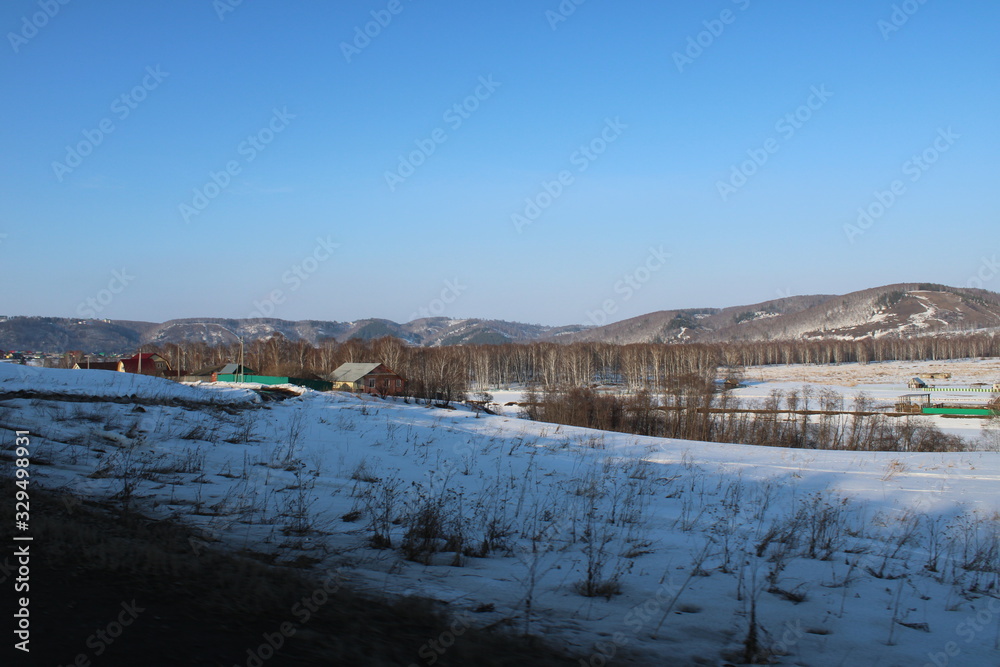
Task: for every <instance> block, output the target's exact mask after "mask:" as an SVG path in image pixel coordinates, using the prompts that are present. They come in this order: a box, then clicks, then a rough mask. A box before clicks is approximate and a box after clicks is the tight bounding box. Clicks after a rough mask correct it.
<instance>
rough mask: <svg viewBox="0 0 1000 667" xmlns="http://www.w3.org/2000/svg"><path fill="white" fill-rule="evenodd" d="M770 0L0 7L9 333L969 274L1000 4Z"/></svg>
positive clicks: (991, 184) (606, 307) (745, 297)
mask: <svg viewBox="0 0 1000 667" xmlns="http://www.w3.org/2000/svg"><path fill="white" fill-rule="evenodd" d="M787 4H788V3H781V5H779V4H778V3H765V2H762V1H760V0H738V1H736V2H734V1H732V0H715V1H713V2H686V3H680V2H672V3H661V2H631V3H612V2H608V1H607V0H586V1H585V2H583V3H582V4H580V5H576V4H575V3H573V2H572V0H566V2H563V3H562V5H560V2H558V1H557V0H552V1H550V2H545V1H539V2H523V1H520V0H512V1H510V2H504V3H494V4H489V5H485V6H483V3H462V2H457V1H454V0H444V1H441V2H430V1H429V0H398V2H391V1H390V0H376V1H364V2H337V3H332V2H331V3H321V2H294V1H291V2H280V3H279V2H264V1H262V0H257V1H255V2H250V1H249V0H244V2H242V3H239V4H237V3H236V0H218V2H215V3H214V4H213V2H211V1H209V0H205V1H203V2H193V1H177V2H169V3H167V2H160V3H134V2H125V1H108V2H101V3H86V2H81V1H80V0H69V2H67V3H66V4H65V5H63V4H60V3H59V1H58V0H41V1H39V0H35V1H34V2H27V1H23V0H12V1H10V2H6V3H4V4H3V6H2V8H0V28H2V32H3V34H4V35H5V38H4V40H3V44H2V45H0V76H2V80H3V81H4V86H3V88H4V92H5V94H4V100H3V104H2V108H3V123H2V124H0V146H2V152H0V198H2V202H3V206H2V208H0V266H2V267H3V271H2V274H0V275H2V276H3V278H2V280H3V281H4V282H3V298H2V306H0V314H7V315H18V314H26V315H51V316H79V315H84V314H86V315H97V316H99V317H107V318H112V319H138V320H151V321H163V320H166V319H170V318H175V317H204V316H219V317H249V316H254V315H259V314H265V315H273V316H275V317H280V318H284V319H321V320H353V319H361V318H365V317H385V318H389V319H393V320H397V321H406V320H408V319H410V317H411V316H414V315H416V314H421V313H430V314H443V315H446V316H452V317H485V318H498V319H508V320H517V321H527V322H539V323H544V324H557V325H558V324H571V323H587V322H590V323H593V322H599V321H604V320H607V321H613V320H617V319H622V318H625V317H630V316H634V315H639V314H642V313H646V312H651V311H655V310H662V309H669V308H678V307H700V306H729V305H737V304H743V303H754V302H758V301H764V300H768V299H773V298H776V297H778V296H781V295H787V294H811V293H844V292H849V291H852V290H856V289H863V288H867V287H872V286H877V285H881V284H887V283H893V282H902V281H918V280H919V281H934V282H941V283H946V284H952V285H958V286H964V285H966V284H969V281H970V280H972V279H974V278H975V277H976V275H977V273H978V272H979V271H980V269H981V268H982V266H983V264H984V259H985V260H987V262H988V261H990V260H991V258H994V256H995V253H996V252H997V251H1000V241H997V235H996V233H995V230H996V228H997V227H996V224H997V222H998V213H1000V188H997V187H996V183H995V180H996V158H997V156H998V155H1000V132H998V126H997V123H996V119H997V117H998V111H1000V109H998V107H1000V85H998V83H1000V81H998V72H1000V68H998V66H1000V42H998V40H997V39H996V36H995V26H996V25H997V24H998V23H1000V6H998V5H996V4H995V3H986V2H961V3H946V2H943V1H941V0H926V2H924V3H923V4H921V3H920V2H918V0H909V2H907V3H897V4H896V5H895V7H896V9H894V4H893V3H892V2H886V3H884V4H883V3H880V2H861V1H857V0H848V1H845V2H837V3H796V4H795V5H793V6H785V5H787ZM560 7H562V11H561V10H560ZM570 8H572V10H573V11H572V12H570V11H569V9H570ZM393 10H395V12H396V13H393ZM46 11H47V12H48V14H51V16H49V15H47V14H46V13H45V12H46ZM560 11H561V13H560ZM372 12H374V15H373V13H372ZM387 18H391V20H387ZM378 19H381V20H382V23H384V24H385V25H379V24H378V23H374V22H375V21H377V20H378ZM903 19H905V21H904V20H903ZM366 28H367V30H368V32H369V33H370V34H372V35H374V36H364V37H358V31H360V32H361V33H364V31H365V29H366ZM345 44H346V45H349V46H346V47H345ZM484 82H485V83H484ZM455 105H459V106H458V109H457V110H456V109H455ZM789 114H791V119H789V118H788V116H789ZM796 114H798V118H797V119H796ZM102 128H103V129H102ZM107 129H111V131H110V132H106V131H104V130H107ZM588 146H589V147H590V148H589V149H588V148H587V147H588ZM581 148H584V149H585V150H582V151H581ZM431 149H433V150H431ZM84 153H86V154H85V155H84ZM921 155H923V156H924V157H922V158H920V156H921ZM914 156H917V157H918V158H919V161H918V162H914V161H913V159H912V158H913V157H914ZM251 158H252V159H251ZM755 158H756V161H755ZM764 158H766V159H764ZM401 162H402V165H401ZM230 167H231V173H227V168H230ZM734 170H735V171H734ZM387 174H389V175H388V176H387ZM392 174H395V175H394V176H393V175H392ZM213 175H214V182H213ZM560 175H561V176H562V179H563V182H562V183H560V182H559V181H560ZM894 186H895V189H896V194H893V192H892V191H893V188H894ZM880 200H881V201H880ZM533 206H534V207H537V208H533ZM859 208H860V209H862V210H867V211H869V214H870V215H871V217H868V218H862V219H861V221H860V222H859ZM517 216H521V217H517ZM657 253H658V254H657ZM664 254H667V255H669V258H668V259H666V260H664V261H660V260H654V259H652V258H654V257H662V256H663V255H664ZM116 272H117V273H116ZM988 273H989V271H987V272H986V273H984V274H983V275H987V274H988ZM983 286H984V287H985V288H987V289H993V290H998V289H1000V276H997V277H996V278H992V277H991V278H989V279H988V280H986V281H984V282H983Z"/></svg>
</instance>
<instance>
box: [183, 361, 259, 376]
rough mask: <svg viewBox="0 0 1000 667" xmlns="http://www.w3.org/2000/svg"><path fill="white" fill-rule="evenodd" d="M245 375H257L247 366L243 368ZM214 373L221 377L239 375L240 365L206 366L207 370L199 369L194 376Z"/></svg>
mask: <svg viewBox="0 0 1000 667" xmlns="http://www.w3.org/2000/svg"><path fill="white" fill-rule="evenodd" d="M242 368H243V371H242V372H243V374H244V375H256V373H255V372H254V371H253V370H252V369H250V368H247V367H246V366H243V367H242ZM212 373H218V374H219V375H239V374H240V365H239V364H234V363H228V364H219V365H218V366H206V367H205V368H199V369H198V370H196V371H195V372H194V373H193V375H196V376H209V375H211V374H212Z"/></svg>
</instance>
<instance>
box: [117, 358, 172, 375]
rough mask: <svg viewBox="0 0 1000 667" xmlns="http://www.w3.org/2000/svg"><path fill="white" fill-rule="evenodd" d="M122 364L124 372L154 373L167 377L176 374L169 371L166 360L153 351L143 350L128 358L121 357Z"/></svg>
mask: <svg viewBox="0 0 1000 667" xmlns="http://www.w3.org/2000/svg"><path fill="white" fill-rule="evenodd" d="M121 363H122V366H123V367H124V370H125V372H126V373H142V374H143V375H156V376H159V377H167V376H170V375H176V374H175V373H173V371H171V369H170V364H169V363H167V360H166V359H164V358H163V357H161V356H160V355H158V354H156V353H155V352H144V353H142V354H137V355H135V356H133V357H129V358H128V359H122V361H121Z"/></svg>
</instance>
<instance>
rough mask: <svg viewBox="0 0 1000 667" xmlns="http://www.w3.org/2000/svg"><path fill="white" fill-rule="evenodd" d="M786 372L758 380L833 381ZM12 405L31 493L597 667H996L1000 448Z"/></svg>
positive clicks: (8, 373) (338, 402) (158, 397)
mask: <svg viewBox="0 0 1000 667" xmlns="http://www.w3.org/2000/svg"><path fill="white" fill-rule="evenodd" d="M973 363H985V362H970V364H973ZM939 365H943V364H939ZM872 366H875V365H872ZM948 367H949V370H951V368H952V366H951V365H950V364H949V365H948ZM788 368H789V369H791V368H794V367H788ZM809 368H810V369H812V370H816V369H817V368H824V367H809ZM862 368H870V367H862ZM772 370H776V369H768V371H767V372H768V373H770V372H771V371H772ZM790 372H791V371H788V373H786V375H784V376H780V375H774V376H772V377H769V378H767V379H768V380H770V381H773V382H775V383H782V382H785V383H795V384H801V382H803V381H808V382H810V383H813V384H816V383H818V380H817V378H816V377H815V376H812V377H810V378H808V379H806V378H799V377H793V376H792V375H790V374H789V373H790ZM916 372H917V371H916V370H910V369H907V370H904V371H902V373H900V372H899V371H898V370H897V372H896V373H895V374H894V375H893V378H894V380H895V379H897V378H898V379H899V381H905V378H906V377H908V376H907V373H909V374H910V375H912V374H915V373H916ZM748 378H749V379H755V378H754V377H753V374H749V375H748ZM824 381H825V382H827V383H829V384H834V381H833V380H832V379H831V378H826V379H825V380H824ZM865 381H869V382H871V381H875V382H878V381H879V380H877V379H873V378H871V377H866V376H859V378H858V379H857V382H858V384H863V383H864V382H865ZM882 381H883V382H886V381H889V380H882ZM953 381H954V380H953ZM990 381H992V380H990ZM845 384H846V380H845ZM126 385H127V386H126ZM763 386H766V385H763ZM760 387H761V386H757V387H754V386H752V387H748V388H747V389H745V390H740V391H745V392H753V391H757V390H759V389H760ZM859 388H860V387H859ZM26 391H33V392H36V393H37V394H38V395H37V396H35V397H31V396H27V395H25V394H23V393H20V394H19V393H18V392H26ZM0 396H6V398H3V399H2V400H0V426H2V427H3V428H4V429H5V430H7V431H8V432H11V431H13V430H14V429H28V430H30V431H31V432H32V434H33V436H34V437H33V443H34V450H35V451H34V454H33V464H32V471H33V475H34V477H33V480H34V482H35V483H40V484H44V485H49V486H61V487H68V488H72V489H75V490H76V491H78V492H79V493H80V494H82V495H85V496H91V497H100V498H108V497H112V496H116V497H117V498H118V500H119V501H120V502H127V503H129V504H131V505H132V506H134V507H136V508H139V509H141V510H142V511H144V512H146V513H148V514H150V515H152V516H161V517H166V516H179V517H182V518H184V520H186V521H188V522H189V523H191V524H194V525H197V526H200V527H201V528H202V529H203V530H204V533H205V536H206V540H209V541H215V540H217V541H219V542H220V543H222V544H226V545H229V546H231V547H233V548H244V547H246V548H251V549H254V550H256V551H262V552H274V553H277V554H278V555H279V560H280V561H281V562H293V561H299V562H302V559H303V558H307V559H311V560H312V561H314V562H315V567H316V568H319V569H333V568H342V572H344V573H345V574H346V576H347V577H348V578H349V579H350V580H351V581H353V583H354V584H356V585H357V586H359V587H361V588H363V589H371V590H378V591H381V592H387V593H389V594H400V595H404V594H417V595H423V596H427V597H431V598H435V599H438V600H442V601H446V602H447V603H448V604H449V608H450V609H451V610H452V612H453V613H455V614H456V615H460V616H462V617H464V618H468V619H470V622H475V623H478V624H481V625H487V624H490V623H497V622H499V623H501V624H508V625H510V626H511V627H512V628H513V629H515V630H518V631H523V630H528V631H530V632H532V633H537V634H542V635H544V636H546V637H547V638H549V639H552V640H556V641H561V642H564V643H565V644H566V645H567V646H568V647H570V648H571V649H572V650H574V651H576V652H578V653H579V654H580V655H582V656H584V660H585V663H586V664H592V665H602V664H606V663H610V664H628V663H626V662H625V660H624V659H622V656H624V655H625V654H626V653H627V654H628V657H629V659H630V660H632V661H633V664H679V665H684V664H692V665H695V664H698V665H723V664H727V663H738V662H739V660H740V658H739V656H741V655H742V653H743V651H744V649H745V642H746V639H747V637H748V632H749V630H750V628H751V625H753V626H754V627H755V628H756V630H757V640H758V643H759V648H758V650H757V651H756V652H757V655H758V656H759V657H760V658H761V659H764V658H767V659H769V660H771V661H773V662H774V663H777V664H788V665H811V666H817V667H819V666H827V665H829V666H834V665H873V666H874V665H883V666H886V667H888V666H892V665H925V664H929V665H997V664H1000V652H998V649H1000V597H998V596H1000V589H998V584H1000V581H998V577H1000V530H998V528H1000V494H998V492H997V489H998V488H1000V487H998V483H1000V454H997V453H988V452H975V453H956V454H898V453H861V452H829V451H827V452H817V451H808V450H789V449H779V448H766V447H750V446H741V445H720V444H711V443H698V442H689V441H678V440H668V439H655V438H642V437H635V436H629V435H624V434H616V433H604V432H598V431H591V430H587V429H579V428H570V427H559V426H555V425H551V424H544V423H535V422H527V421H522V420H519V419H517V418H515V417H513V416H511V415H506V416H505V415H500V416H488V415H480V416H477V415H476V414H475V413H474V412H472V411H469V410H465V409H457V410H446V409H439V408H428V407H425V406H422V405H420V406H418V405H414V404H407V403H404V402H402V401H393V400H380V399H377V398H372V397H362V396H354V395H347V394H341V393H328V394H322V393H317V392H312V391H305V393H303V394H302V395H301V396H298V397H293V398H289V399H287V400H284V401H277V402H262V401H261V400H260V399H259V396H258V395H257V394H255V393H254V392H252V391H250V390H248V389H245V388H225V387H214V386H195V387H188V386H183V385H177V384H175V383H173V382H170V381H167V380H158V379H155V378H147V377H137V376H131V375H124V374H119V373H109V372H102V371H52V370H42V369H26V368H23V367H17V366H11V365H8V364H0ZM87 396H95V397H98V399H97V400H95V401H88V400H82V399H85V397H87ZM115 396H130V397H133V398H131V399H130V400H129V401H126V402H116V403H109V402H105V401H102V400H100V397H115ZM498 399H499V397H498ZM137 406H138V407H137ZM508 412H510V411H508ZM949 425H951V424H949ZM976 426H977V428H978V422H977V423H976ZM12 440H13V438H12V436H11V437H8V438H5V442H7V443H8V444H10V443H11V442H12ZM585 593H586V594H589V596H588V595H584V594H585ZM413 663H414V664H426V663H425V662H424V661H423V660H422V656H417V655H414V657H413Z"/></svg>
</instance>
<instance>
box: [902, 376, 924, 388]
mask: <svg viewBox="0 0 1000 667" xmlns="http://www.w3.org/2000/svg"><path fill="white" fill-rule="evenodd" d="M907 386H908V387H909V388H910V389H926V388H927V383H926V382H924V381H923V380H921V379H920V378H911V379H910V383H909V384H908V385H907Z"/></svg>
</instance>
